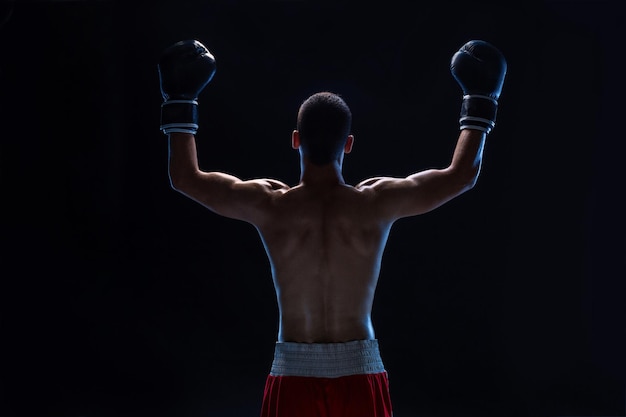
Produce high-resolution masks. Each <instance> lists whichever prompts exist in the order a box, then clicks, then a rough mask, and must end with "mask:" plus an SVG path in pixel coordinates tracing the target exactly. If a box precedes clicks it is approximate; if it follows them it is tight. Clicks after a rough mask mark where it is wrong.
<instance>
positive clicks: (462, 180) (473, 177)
mask: <svg viewBox="0 0 626 417" xmlns="http://www.w3.org/2000/svg"><path fill="white" fill-rule="evenodd" d="M479 174H480V167H479V166H477V167H472V168H470V169H466V170H462V171H459V172H458V173H457V178H458V184H459V186H460V188H461V192H462V193H464V192H466V191H469V190H471V189H472V188H474V187H475V186H476V183H477V182H478V177H479Z"/></svg>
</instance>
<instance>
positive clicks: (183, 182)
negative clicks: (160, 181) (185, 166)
mask: <svg viewBox="0 0 626 417" xmlns="http://www.w3.org/2000/svg"><path fill="white" fill-rule="evenodd" d="M169 180H170V187H172V189H173V190H174V191H178V192H179V193H185V190H186V189H188V188H189V184H190V181H189V176H188V175H181V174H180V173H177V172H173V171H170V173H169Z"/></svg>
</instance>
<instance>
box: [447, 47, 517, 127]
mask: <svg viewBox="0 0 626 417" xmlns="http://www.w3.org/2000/svg"><path fill="white" fill-rule="evenodd" d="M506 69H507V63H506V60H505V59H504V56H503V55H502V53H501V52H500V51H499V50H498V49H497V48H495V47H494V46H493V45H491V44H490V43H488V42H485V41H481V40H472V41H469V42H467V43H466V44H465V45H463V46H462V47H461V48H460V49H459V50H458V51H457V52H456V53H455V54H454V55H453V56H452V60H451V62H450V72H452V76H453V77H454V79H455V80H456V81H457V83H458V84H459V85H460V86H461V89H462V90H463V102H462V104H461V112H460V118H459V124H460V128H461V129H477V130H482V131H483V132H485V133H489V132H491V129H493V128H494V127H495V125H496V113H497V111H498V99H499V98H500V93H501V92H502V85H503V84H504V77H505V75H506Z"/></svg>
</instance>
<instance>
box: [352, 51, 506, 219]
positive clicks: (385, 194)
mask: <svg viewBox="0 0 626 417" xmlns="http://www.w3.org/2000/svg"><path fill="white" fill-rule="evenodd" d="M506 69H507V64H506V60H505V59H504V56H503V55H502V54H501V52H500V51H499V50H498V49H496V48H495V47H494V46H493V45H491V44H489V43H487V42H484V41H470V42H467V43H466V44H465V45H463V46H462V47H461V48H460V49H459V50H458V51H457V52H456V53H455V54H454V55H453V57H452V60H451V63H450V70H451V73H452V75H453V77H454V78H455V79H456V81H457V82H458V83H459V86H460V87H461V89H462V91H463V100H462V105H461V111H460V118H459V124H460V130H461V131H460V133H459V137H458V140H457V144H456V147H455V149H454V153H453V155H452V158H451V162H450V164H449V165H448V166H447V167H445V168H442V169H429V170H425V171H421V172H418V173H415V174H412V175H410V176H408V177H406V178H380V177H379V178H372V179H369V180H366V181H364V182H362V183H360V184H358V185H357V187H358V188H360V189H362V190H363V191H364V192H369V193H370V194H371V196H372V207H373V208H374V210H377V211H378V212H379V213H380V216H381V217H382V218H384V219H386V220H388V221H394V220H396V219H399V218H402V217H408V216H414V215H419V214H423V213H426V212H428V211H431V210H433V209H435V208H437V207H439V206H441V205H442V204H444V203H446V202H448V201H450V200H452V199H453V198H455V197H457V196H459V195H461V194H462V193H464V192H466V191H467V190H470V189H471V188H473V187H474V185H475V184H476V181H477V179H478V176H479V173H480V168H481V164H482V158H483V149H484V146H485V140H486V137H487V135H488V134H489V133H490V132H491V129H493V127H494V126H495V121H496V113H497V107H498V99H499V97H500V93H501V91H502V85H503V83H504V78H505V75H506Z"/></svg>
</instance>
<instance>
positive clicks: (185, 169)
mask: <svg viewBox="0 0 626 417" xmlns="http://www.w3.org/2000/svg"><path fill="white" fill-rule="evenodd" d="M168 141H169V165H168V173H169V178H170V184H171V186H172V188H173V189H175V190H176V191H178V192H180V193H181V194H183V195H185V196H187V197H189V198H191V199H192V200H194V201H196V202H198V203H200V204H202V205H203V206H204V207H206V208H208V209H210V210H211V211H213V212H215V213H217V214H219V215H222V216H225V217H229V218H233V219H237V220H243V221H246V222H248V223H252V224H255V225H258V224H259V223H260V222H262V221H263V216H264V214H266V213H267V210H268V207H269V205H270V204H271V200H272V198H273V197H274V196H276V193H277V192H278V193H280V192H282V190H286V189H288V188H289V187H288V186H287V185H286V184H283V183H282V182H279V181H275V180H270V179H255V180H247V181H244V180H241V179H239V178H237V177H235V176H233V175H230V174H226V173H223V172H207V171H203V170H201V169H200V168H199V166H198V157H197V150H196V138H195V136H194V135H193V134H191V133H180V132H176V133H170V134H169V137H168Z"/></svg>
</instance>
